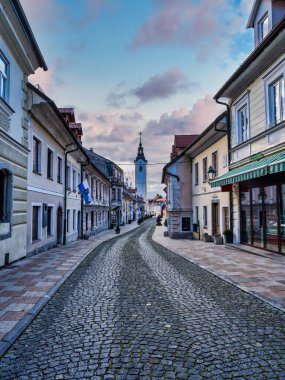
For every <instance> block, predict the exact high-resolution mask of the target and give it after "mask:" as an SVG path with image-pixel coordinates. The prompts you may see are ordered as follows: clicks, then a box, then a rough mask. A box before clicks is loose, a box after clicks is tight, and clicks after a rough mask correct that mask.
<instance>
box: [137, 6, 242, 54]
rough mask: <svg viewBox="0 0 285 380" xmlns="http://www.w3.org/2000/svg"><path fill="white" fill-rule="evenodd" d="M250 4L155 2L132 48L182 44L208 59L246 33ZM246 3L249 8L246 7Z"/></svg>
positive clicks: (227, 47) (226, 49) (226, 48)
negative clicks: (239, 34) (214, 52)
mask: <svg viewBox="0 0 285 380" xmlns="http://www.w3.org/2000/svg"><path fill="white" fill-rule="evenodd" d="M248 3H249V2H248V1H245V0H242V1H241V2H240V3H239V4H237V3H236V2H234V1H232V0H215V1H209V0H200V1H197V0H179V1H173V0H154V10H153V12H152V13H151V15H150V16H149V18H148V19H147V20H146V21H145V23H144V24H143V25H141V26H140V28H139V29H138V31H137V33H136V34H135V36H134V38H133V41H132V43H131V47H132V48H133V49H139V48H143V47H149V46H159V45H165V46H169V45H171V44H172V45H175V46H177V45H182V46H188V47H190V48H191V50H193V51H196V53H197V57H198V58H200V59H205V58H207V57H208V56H210V54H212V52H213V51H215V50H217V49H219V51H220V49H224V50H225V51H228V49H229V48H230V46H231V44H232V43H233V39H234V37H235V36H236V34H238V33H244V32H245V20H246V19H247V17H248V8H249V6H248ZM245 4H246V5H245Z"/></svg>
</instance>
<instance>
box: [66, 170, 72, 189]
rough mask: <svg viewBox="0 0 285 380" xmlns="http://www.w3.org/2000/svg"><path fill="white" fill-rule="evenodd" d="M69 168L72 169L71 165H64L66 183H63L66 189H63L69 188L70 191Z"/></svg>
mask: <svg viewBox="0 0 285 380" xmlns="http://www.w3.org/2000/svg"><path fill="white" fill-rule="evenodd" d="M71 170H72V167H71V165H67V167H66V184H65V187H66V189H65V190H69V191H71Z"/></svg>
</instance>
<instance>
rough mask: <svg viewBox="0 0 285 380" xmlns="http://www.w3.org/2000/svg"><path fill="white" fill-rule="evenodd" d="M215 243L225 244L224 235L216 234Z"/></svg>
mask: <svg viewBox="0 0 285 380" xmlns="http://www.w3.org/2000/svg"><path fill="white" fill-rule="evenodd" d="M214 243H215V244H216V245H222V244H224V239H223V237H222V236H215V237H214Z"/></svg>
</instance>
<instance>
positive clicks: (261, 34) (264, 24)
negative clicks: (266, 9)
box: [258, 14, 269, 42]
mask: <svg viewBox="0 0 285 380" xmlns="http://www.w3.org/2000/svg"><path fill="white" fill-rule="evenodd" d="M268 33H269V19H268V14H266V15H265V16H263V18H262V19H261V20H260V21H259V23H258V42H261V41H262V40H263V39H264V38H265V37H266V36H267V34H268Z"/></svg>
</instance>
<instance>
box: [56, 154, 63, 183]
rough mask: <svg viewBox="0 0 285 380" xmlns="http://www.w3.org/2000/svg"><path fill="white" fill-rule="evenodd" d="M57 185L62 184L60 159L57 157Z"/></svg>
mask: <svg viewBox="0 0 285 380" xmlns="http://www.w3.org/2000/svg"><path fill="white" fill-rule="evenodd" d="M57 183H62V158H60V157H57Z"/></svg>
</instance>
